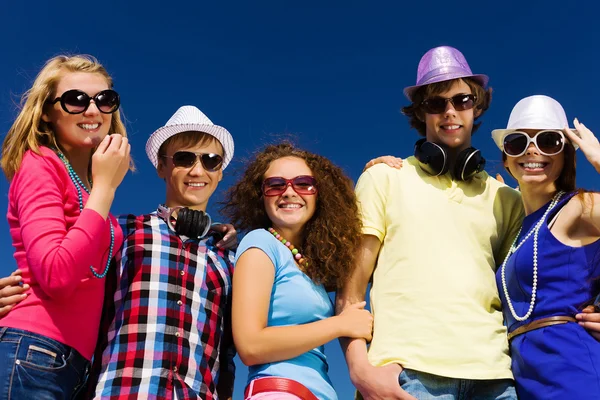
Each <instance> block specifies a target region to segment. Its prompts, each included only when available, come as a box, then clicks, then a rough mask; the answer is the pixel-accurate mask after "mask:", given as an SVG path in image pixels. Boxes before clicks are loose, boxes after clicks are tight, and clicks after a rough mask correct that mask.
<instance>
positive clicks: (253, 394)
mask: <svg viewBox="0 0 600 400" xmlns="http://www.w3.org/2000/svg"><path fill="white" fill-rule="evenodd" d="M223 211H224V213H225V215H227V216H228V217H229V218H230V219H231V221H232V223H233V224H234V225H235V226H236V227H238V229H240V230H242V231H245V232H249V233H248V234H247V235H246V236H245V237H244V239H243V240H242V242H241V243H240V246H239V249H238V252H237V257H236V266H235V271H236V272H235V274H234V278H233V311H232V313H233V335H234V340H235V343H236V348H237V350H238V352H239V355H240V357H241V359H242V361H243V362H244V363H245V364H246V365H248V366H250V369H249V377H248V382H249V385H248V387H247V388H246V398H247V399H267V398H277V399H284V398H285V399H288V398H289V399H297V398H302V399H315V398H317V397H318V398H326V399H336V398H337V396H336V394H335V391H334V389H333V387H332V385H331V381H330V380H329V378H328V376H327V369H328V367H327V361H326V358H325V355H324V354H323V350H324V344H325V343H327V342H329V341H331V340H333V339H335V338H338V337H341V336H348V337H353V338H364V339H367V340H370V338H371V331H372V323H373V319H372V316H371V314H370V313H369V312H368V311H367V310H365V309H364V306H365V303H364V302H361V303H358V304H356V305H354V306H353V307H351V308H349V309H348V310H347V312H344V313H342V314H341V315H339V316H333V315H334V308H333V305H332V303H331V301H330V299H329V297H328V295H327V290H326V289H335V288H336V287H339V286H341V285H342V284H343V283H344V281H345V279H346V277H348V276H349V275H350V272H351V270H352V268H353V266H354V263H355V258H356V254H355V253H356V251H355V250H356V248H357V247H358V244H359V240H360V235H361V223H360V220H359V218H358V209H357V204H356V198H355V196H354V190H353V184H352V181H351V180H350V179H349V178H348V177H346V176H345V175H344V173H343V172H342V170H341V169H340V168H338V167H337V166H335V165H333V163H331V161H329V160H328V159H326V158H325V157H322V156H319V155H316V154H313V153H310V152H308V151H304V150H300V149H298V148H296V147H295V146H293V145H292V144H290V143H282V144H278V145H271V146H268V147H266V148H265V149H264V150H263V151H261V152H259V153H258V154H256V156H255V157H254V159H253V160H252V161H251V162H250V164H249V165H248V168H247V169H246V172H245V173H244V175H243V176H242V178H241V179H240V181H239V182H238V183H237V184H236V185H234V186H233V187H232V188H231V189H230V190H229V192H228V198H227V203H226V205H225V207H224V208H223Z"/></svg>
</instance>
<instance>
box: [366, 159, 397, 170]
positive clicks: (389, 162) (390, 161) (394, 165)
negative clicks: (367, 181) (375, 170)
mask: <svg viewBox="0 0 600 400" xmlns="http://www.w3.org/2000/svg"><path fill="white" fill-rule="evenodd" d="M382 163H385V164H387V165H389V166H390V167H392V168H396V169H400V168H402V159H401V158H398V157H394V156H381V157H377V158H374V159H372V160H371V161H369V162H368V163H366V164H365V167H364V168H363V172H365V171H366V170H367V169H369V168H371V167H372V166H373V165H375V164H382Z"/></svg>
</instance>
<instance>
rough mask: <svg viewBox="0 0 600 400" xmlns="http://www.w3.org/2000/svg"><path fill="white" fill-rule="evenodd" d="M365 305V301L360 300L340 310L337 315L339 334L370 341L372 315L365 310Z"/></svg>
mask: <svg viewBox="0 0 600 400" xmlns="http://www.w3.org/2000/svg"><path fill="white" fill-rule="evenodd" d="M366 305H367V302H366V301H361V302H360V303H354V304H352V305H351V306H349V307H347V308H346V309H345V310H344V311H342V313H341V314H340V315H339V316H338V317H337V318H339V322H340V330H341V335H340V336H342V337H349V338H353V339H365V340H366V341H367V342H370V341H371V339H372V338H373V315H372V314H371V313H370V312H369V311H368V310H365V306H366Z"/></svg>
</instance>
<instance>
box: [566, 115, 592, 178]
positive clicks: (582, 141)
mask: <svg viewBox="0 0 600 400" xmlns="http://www.w3.org/2000/svg"><path fill="white" fill-rule="evenodd" d="M573 125H575V129H577V133H575V132H573V130H571V129H570V128H568V127H565V129H564V132H565V134H566V135H567V136H568V138H569V139H570V140H571V142H572V143H573V144H575V145H577V146H579V147H580V148H581V151H582V152H583V154H584V155H585V158H587V159H588V161H589V162H590V164H592V165H593V166H594V168H596V171H598V172H599V173H600V142H598V138H596V136H594V133H593V132H592V131H591V130H589V129H588V128H587V127H586V126H585V125H584V124H582V123H580V122H579V120H578V119H577V118H575V119H574V120H573Z"/></svg>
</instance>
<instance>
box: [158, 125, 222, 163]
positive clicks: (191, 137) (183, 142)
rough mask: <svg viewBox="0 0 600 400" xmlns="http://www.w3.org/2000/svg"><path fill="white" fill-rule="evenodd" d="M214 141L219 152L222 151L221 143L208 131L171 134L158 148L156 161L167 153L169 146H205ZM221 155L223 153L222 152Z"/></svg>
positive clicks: (183, 147) (159, 160) (181, 147)
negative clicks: (218, 147) (219, 148)
mask: <svg viewBox="0 0 600 400" xmlns="http://www.w3.org/2000/svg"><path fill="white" fill-rule="evenodd" d="M213 142H216V143H218V144H219V146H220V147H221V153H223V152H224V149H223V145H222V144H221V142H219V140H218V139H217V138H215V137H214V136H213V135H209V134H208V133H204V132H198V131H187V132H181V133H178V134H176V135H173V136H171V137H170V138H168V139H167V140H165V141H164V142H163V143H162V144H161V145H160V147H159V149H158V162H159V163H160V162H161V160H162V159H163V157H164V156H166V155H167V150H168V149H169V147H173V148H176V149H185V148H188V147H193V146H205V145H208V144H210V143H213ZM222 155H223V154H222Z"/></svg>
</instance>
